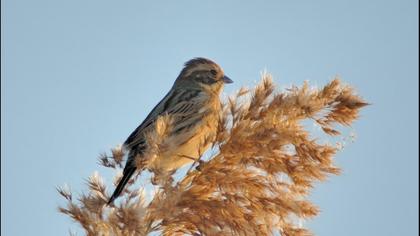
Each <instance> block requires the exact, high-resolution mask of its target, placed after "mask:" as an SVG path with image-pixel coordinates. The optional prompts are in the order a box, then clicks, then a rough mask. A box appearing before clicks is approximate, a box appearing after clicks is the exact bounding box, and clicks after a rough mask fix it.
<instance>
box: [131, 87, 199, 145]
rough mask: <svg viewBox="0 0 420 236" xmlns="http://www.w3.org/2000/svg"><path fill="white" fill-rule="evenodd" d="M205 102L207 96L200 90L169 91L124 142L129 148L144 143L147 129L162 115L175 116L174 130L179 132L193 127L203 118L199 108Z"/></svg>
mask: <svg viewBox="0 0 420 236" xmlns="http://www.w3.org/2000/svg"><path fill="white" fill-rule="evenodd" d="M204 102H205V96H204V95H203V94H202V92H201V91H200V90H174V89H171V91H169V93H168V94H167V95H166V96H165V97H164V98H163V99H162V100H161V101H160V102H159V103H158V104H157V105H156V106H155V107H154V108H153V110H152V111H151V112H150V114H149V115H148V116H147V117H146V119H145V120H144V121H143V122H142V123H141V124H140V125H139V126H138V127H137V128H136V129H135V130H134V131H133V132H132V133H131V134H130V136H129V137H128V138H127V140H126V141H125V142H124V146H125V147H127V148H128V149H129V150H131V149H133V148H135V147H136V146H137V145H139V144H142V143H143V144H144V142H145V137H144V133H145V131H147V130H149V129H150V128H151V127H153V126H154V124H155V122H156V120H157V118H158V117H159V116H161V115H165V114H168V115H171V116H172V117H173V118H174V123H173V127H172V128H173V132H179V131H181V130H183V129H184V128H188V127H191V126H192V125H194V123H195V122H197V121H199V120H200V119H201V116H202V114H201V113H200V112H199V110H200V109H201V108H202V106H203V105H204Z"/></svg>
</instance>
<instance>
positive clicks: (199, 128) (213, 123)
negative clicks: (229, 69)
mask: <svg viewBox="0 0 420 236" xmlns="http://www.w3.org/2000/svg"><path fill="white" fill-rule="evenodd" d="M225 83H232V80H230V79H229V78H228V77H227V76H225V75H224V72H223V70H222V69H221V68H220V66H218V65H217V64H216V63H215V62H213V61H211V60H209V59H205V58H195V59H192V60H190V61H188V62H186V63H185V66H184V68H183V69H182V71H181V73H180V74H179V76H178V78H177V79H176V80H175V83H174V85H173V86H172V88H171V90H170V91H169V92H168V94H167V95H166V96H165V97H164V98H163V99H162V100H161V101H160V102H159V103H158V104H157V105H156V107H155V108H153V110H152V111H151V112H150V114H149V115H148V116H147V117H146V119H145V120H144V121H143V122H142V123H141V124H140V126H139V127H137V129H135V130H134V131H133V132H132V133H131V135H130V136H129V137H128V138H127V140H126V141H125V142H124V145H123V148H124V149H125V150H127V151H128V159H127V163H126V165H125V167H124V171H123V177H122V179H121V180H120V182H119V183H118V186H117V188H116V189H115V191H114V193H113V194H112V196H111V198H110V199H109V202H108V204H111V203H112V202H113V201H114V200H115V199H116V198H117V197H118V196H119V195H120V194H121V192H122V191H123V189H124V186H125V185H126V184H127V182H128V180H129V179H130V178H131V176H132V175H133V174H134V173H135V172H136V170H137V167H136V159H137V158H148V157H145V156H144V155H143V154H144V153H145V150H146V148H147V142H146V137H145V134H146V133H148V132H150V131H153V129H155V127H156V126H155V124H156V121H157V119H158V117H160V116H163V115H169V116H170V117H171V119H172V127H171V131H170V134H169V135H168V138H167V139H166V140H165V141H164V142H165V144H166V148H165V150H164V151H163V152H162V153H160V156H159V157H158V158H155V159H153V161H152V162H150V163H148V166H153V168H155V169H159V170H162V171H173V170H176V169H178V168H179V167H181V166H183V165H185V164H188V163H191V162H193V161H194V159H198V157H199V155H200V153H199V151H205V150H206V149H208V147H209V146H210V145H211V142H212V141H213V140H214V138H215V135H216V130H217V119H218V115H219V112H220V109H221V105H220V99H219V95H220V92H221V91H222V89H223V85H224V84H225ZM143 168H146V166H145V167H143Z"/></svg>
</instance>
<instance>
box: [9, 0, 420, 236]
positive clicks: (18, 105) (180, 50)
mask: <svg viewBox="0 0 420 236" xmlns="http://www.w3.org/2000/svg"><path fill="white" fill-rule="evenodd" d="M151 2H153V3H151ZM1 7H2V8H1V11H2V12H1V13H2V32H1V33H2V34H1V35H2V36H1V37H2V45H1V59H2V60H1V68H2V70H1V85H2V87H1V128H2V129H1V146H2V149H1V164H2V167H1V190H2V191H1V224H2V229H1V233H2V235H10V236H12V235H13V236H26V235H45V236H49V235H67V234H68V230H69V229H76V228H77V226H76V225H75V224H74V223H71V221H70V220H69V218H67V217H65V216H64V215H61V214H59V213H57V211H56V207H57V206H58V205H59V204H62V203H63V201H62V199H61V198H60V197H59V196H58V195H57V193H56V192H55V189H54V188H55V186H57V185H61V184H63V183H67V184H69V185H70V186H72V188H73V190H74V191H77V192H80V191H82V190H84V189H85V186H84V180H83V179H84V178H86V177H87V176H89V175H90V174H91V173H92V172H93V171H95V170H98V171H99V172H100V173H101V174H102V175H104V176H105V177H107V181H108V183H109V182H110V179H109V178H110V176H112V174H113V173H112V172H111V171H110V170H108V169H105V168H100V167H99V166H98V165H97V164H96V162H97V156H98V154H99V153H101V152H104V151H108V150H109V148H111V147H113V146H115V145H116V144H119V143H122V142H123V141H124V140H125V138H126V137H127V136H128V135H129V134H130V132H131V131H132V130H133V129H134V128H135V127H136V126H137V125H138V124H139V122H141V121H142V119H143V118H144V117H145V116H146V115H147V113H148V112H149V111H150V109H151V108H152V107H153V106H154V105H155V104H156V103H157V102H158V101H159V100H160V98H162V97H163V95H164V94H165V93H166V92H167V91H168V89H169V88H170V87H171V85H172V82H173V81H174V79H175V78H176V76H177V75H178V73H179V71H180V69H181V66H182V64H183V63H184V62H185V61H186V60H188V59H191V58H192V57H196V56H204V57H209V58H212V59H214V60H215V61H217V62H218V63H219V64H220V65H222V67H223V68H224V70H225V72H226V74H227V75H229V76H230V77H231V78H232V79H233V80H234V81H235V83H234V84H233V85H231V86H229V87H228V88H227V89H226V90H225V91H226V93H227V94H229V93H231V92H233V91H235V90H237V89H238V88H239V87H240V86H242V85H247V86H252V85H253V84H254V82H255V81H256V80H258V78H259V74H260V72H261V71H262V70H263V69H265V68H266V69H267V70H268V71H269V72H271V73H272V74H273V75H274V79H275V82H276V83H277V84H279V85H280V86H288V85H291V84H298V85H299V84H301V83H302V82H303V81H304V80H309V82H310V83H311V84H315V85H318V86H321V85H323V84H325V83H326V82H327V81H329V80H330V79H331V78H333V77H334V76H335V75H340V76H341V77H342V79H343V80H344V81H345V82H347V83H349V84H351V85H353V86H354V87H355V88H356V89H357V90H358V92H359V93H360V94H361V95H362V96H363V97H364V98H365V99H366V100H367V101H369V102H371V103H372V104H373V105H372V106H369V107H367V108H365V109H364V110H363V112H362V113H361V115H362V117H361V119H360V120H359V121H357V122H356V123H355V125H354V131H355V132H356V133H357V136H358V137H357V139H356V142H355V143H352V144H349V145H347V146H346V148H345V149H344V151H343V152H341V153H340V154H339V155H338V156H337V163H338V164H339V166H341V167H342V168H343V174H342V175H341V176H338V177H335V176H334V177H332V178H331V179H329V181H327V182H326V183H323V184H320V185H318V186H317V189H316V190H314V191H313V195H312V199H313V200H314V202H315V203H317V204H318V205H319V206H320V208H321V209H322V212H321V214H320V215H319V217H318V218H316V219H315V220H313V221H311V222H309V223H307V224H308V225H309V227H310V228H311V229H312V230H313V231H314V232H315V233H316V234H317V235H340V236H350V235H351V236H353V235H369V236H370V235H417V234H418V223H417V222H418V123H417V122H418V109H419V108H418V94H419V91H418V76H419V74H418V49H419V48H418V44H417V43H418V21H417V19H418V1H417V0H399V1H397V0H394V1H390V0H371V1H362V0H348V1H342V0H339V1H337V0H335V1H333V0H331V1H322V0H319V1H310V0H306V1H252V2H251V1H239V0H232V1H193V0H190V1H165V2H164V1H147V2H146V1H133V0H132V1H102V0H101V1H99V0H89V1H81V0H73V1H57V0H38V1H30V0H3V1H2V2H1Z"/></svg>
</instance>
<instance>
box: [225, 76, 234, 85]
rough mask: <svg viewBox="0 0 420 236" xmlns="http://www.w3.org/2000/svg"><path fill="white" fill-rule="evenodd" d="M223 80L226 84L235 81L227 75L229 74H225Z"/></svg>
mask: <svg viewBox="0 0 420 236" xmlns="http://www.w3.org/2000/svg"><path fill="white" fill-rule="evenodd" d="M223 82H224V83H225V84H231V83H233V80H231V79H230V78H229V77H227V76H226V75H225V76H223Z"/></svg>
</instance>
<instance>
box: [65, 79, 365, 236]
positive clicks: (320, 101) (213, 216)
mask: <svg viewBox="0 0 420 236" xmlns="http://www.w3.org/2000/svg"><path fill="white" fill-rule="evenodd" d="M262 77H263V78H262V81H261V82H260V83H259V84H258V85H257V86H256V87H255V88H254V89H252V90H250V91H248V90H247V89H241V90H240V91H239V92H238V93H237V94H235V95H234V96H232V97H230V98H229V99H228V101H227V102H226V104H225V105H224V109H223V113H222V114H220V120H219V130H218V135H217V140H216V141H215V143H214V148H213V152H214V153H215V154H213V155H212V156H211V157H210V158H209V159H208V160H206V161H200V162H199V163H196V164H197V165H198V167H197V168H192V169H190V170H189V171H188V172H187V173H186V175H185V176H183V178H181V180H180V181H177V182H174V181H173V180H172V178H171V176H163V177H162V176H159V175H160V173H154V175H155V176H154V178H157V177H161V178H160V181H159V182H158V183H159V185H160V186H161V187H160V188H159V190H158V191H156V192H155V193H154V195H153V199H152V200H151V201H150V202H147V203H146V200H145V197H144V194H143V191H144V190H143V189H141V188H140V189H135V188H134V184H133V183H134V182H135V180H132V181H131V182H130V183H129V188H126V191H125V192H124V193H123V197H122V198H123V200H122V201H119V203H118V204H116V205H115V206H112V207H107V206H106V205H105V204H106V202H107V200H108V199H109V191H110V190H112V187H111V188H107V187H106V186H105V184H104V183H103V181H102V180H101V178H100V176H99V175H98V174H97V173H95V174H94V175H93V176H91V177H90V178H89V179H88V180H87V185H88V188H89V191H88V192H87V193H85V194H82V195H81V196H78V197H77V199H74V198H73V195H72V193H71V192H70V191H69V190H67V189H66V188H59V189H58V191H59V193H60V194H61V195H62V196H63V197H65V198H66V201H67V205H66V206H65V207H59V211H60V212H62V213H64V214H66V215H68V216H70V217H71V218H72V219H73V220H75V221H76V222H78V223H79V224H80V225H81V226H82V228H83V229H84V230H85V232H86V234H87V235H148V234H151V233H152V232H155V233H159V234H162V235H273V234H278V233H280V234H281V235H284V236H288V235H311V233H310V232H309V230H307V229H305V228H300V227H299V226H298V224H297V220H296V219H305V218H311V217H314V216H316V215H317V214H318V212H319V210H318V208H317V207H316V206H314V205H313V204H312V203H311V202H309V201H308V199H307V196H308V190H310V189H311V188H312V187H313V184H314V183H315V182H316V181H324V180H325V179H326V178H327V177H328V176H329V175H330V174H335V175H337V174H339V173H340V169H339V168H338V167H336V166H335V165H334V162H333V156H334V154H335V153H336V152H337V151H338V147H337V146H335V145H332V144H328V143H327V144H326V143H321V142H320V141H319V139H317V138H316V137H315V136H316V132H315V134H314V133H310V132H308V131H307V128H306V129H305V126H304V125H303V124H302V122H303V121H305V120H310V121H314V122H315V123H316V124H318V125H319V127H321V129H322V130H323V131H324V132H325V133H326V134H327V135H331V136H337V135H340V132H339V131H338V130H336V126H337V124H339V125H344V126H350V125H351V124H352V122H353V121H354V120H355V119H356V118H357V117H358V113H359V110H360V108H362V107H363V106H365V105H367V103H366V102H365V101H363V100H362V99H361V98H360V97H359V96H357V95H356V94H355V92H354V91H353V89H352V88H350V87H349V86H345V85H343V84H342V83H341V82H340V81H339V80H338V79H335V80H333V81H331V82H330V83H329V84H327V85H326V86H325V87H323V88H322V89H313V88H312V89H311V88H309V86H308V85H307V84H304V85H303V86H302V87H292V88H290V89H288V90H286V91H284V92H275V86H274V84H273V82H272V80H271V77H270V76H269V75H267V74H265V75H263V76H262ZM165 120H167V121H169V119H162V120H161V121H160V122H158V124H157V125H158V126H159V129H157V130H158V132H157V133H154V134H149V136H148V142H149V143H153V144H154V145H150V146H151V149H150V150H149V153H150V155H151V156H156V155H158V153H159V143H161V140H162V138H164V136H165V130H167V129H168V126H167V125H165V122H166V121H165ZM123 157H124V155H123V153H122V151H121V150H120V149H119V148H116V149H114V150H112V156H106V155H102V156H101V157H100V162H101V164H102V165H103V166H106V167H110V168H114V169H118V170H120V169H121V168H122V162H123ZM137 164H138V165H144V163H137ZM150 171H151V172H153V169H151V170H150ZM162 180H163V181H162Z"/></svg>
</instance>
